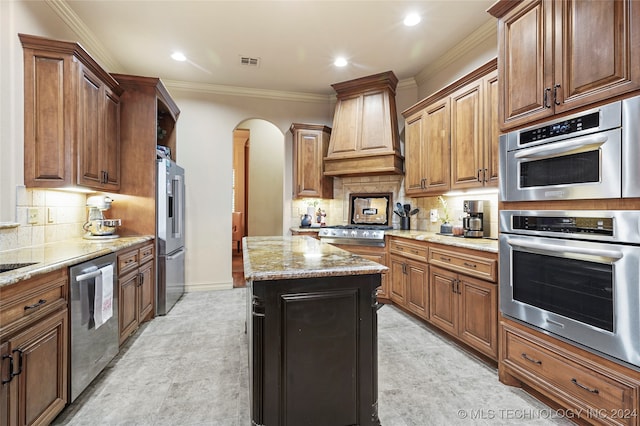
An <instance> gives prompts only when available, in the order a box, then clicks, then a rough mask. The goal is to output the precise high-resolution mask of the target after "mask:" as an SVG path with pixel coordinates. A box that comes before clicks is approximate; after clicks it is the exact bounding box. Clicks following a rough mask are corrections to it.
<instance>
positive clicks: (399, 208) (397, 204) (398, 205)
mask: <svg viewBox="0 0 640 426" xmlns="http://www.w3.org/2000/svg"><path fill="white" fill-rule="evenodd" d="M396 208H397V209H398V212H400V213H402V212H403V211H404V207H402V204H400V203H396Z"/></svg>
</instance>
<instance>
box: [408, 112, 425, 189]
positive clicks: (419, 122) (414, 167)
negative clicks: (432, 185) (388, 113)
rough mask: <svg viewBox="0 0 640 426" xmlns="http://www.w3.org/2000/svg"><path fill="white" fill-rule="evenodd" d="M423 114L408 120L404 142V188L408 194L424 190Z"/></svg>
mask: <svg viewBox="0 0 640 426" xmlns="http://www.w3.org/2000/svg"><path fill="white" fill-rule="evenodd" d="M423 124H424V120H423V115H422V113H419V114H417V115H415V116H413V117H410V118H409V119H407V120H406V125H405V144H404V147H405V148H404V167H405V178H404V190H405V193H407V194H415V193H421V192H422V191H423V188H422V186H423V184H424V181H423V178H424V176H425V170H424V166H423V164H424V162H425V159H424V156H425V154H424V150H425V149H426V147H424V142H423V140H422V136H423V134H424V133H423V132H424V130H423Z"/></svg>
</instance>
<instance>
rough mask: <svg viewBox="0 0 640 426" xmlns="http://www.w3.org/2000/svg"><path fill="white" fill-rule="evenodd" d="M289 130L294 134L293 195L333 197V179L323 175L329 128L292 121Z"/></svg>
mask: <svg viewBox="0 0 640 426" xmlns="http://www.w3.org/2000/svg"><path fill="white" fill-rule="evenodd" d="M290 130H291V134H292V135H293V197H294V198H303V197H311V198H333V178H332V177H329V176H325V175H324V157H325V156H326V155H327V151H328V149H329V138H330V136H331V128H330V127H327V126H323V125H317V124H300V123H293V124H292V125H291V128H290Z"/></svg>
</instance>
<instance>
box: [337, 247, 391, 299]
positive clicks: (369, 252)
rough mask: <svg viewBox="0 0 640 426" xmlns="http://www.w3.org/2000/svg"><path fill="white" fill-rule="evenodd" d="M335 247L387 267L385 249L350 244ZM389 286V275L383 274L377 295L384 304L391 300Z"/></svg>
mask: <svg viewBox="0 0 640 426" xmlns="http://www.w3.org/2000/svg"><path fill="white" fill-rule="evenodd" d="M333 245H334V246H336V247H339V248H341V249H343V250H346V251H348V252H350V253H353V254H357V255H358V256H360V257H364V258H365V259H368V260H371V261H372V262H376V263H379V264H381V265H384V266H387V250H386V249H385V248H384V247H368V246H355V245H348V244H333ZM388 286H389V284H388V274H387V273H386V272H383V273H382V277H381V283H380V287H378V292H377V293H376V296H377V298H378V300H380V301H383V302H384V301H385V300H389V299H390V291H389V288H388Z"/></svg>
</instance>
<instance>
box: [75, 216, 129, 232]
mask: <svg viewBox="0 0 640 426" xmlns="http://www.w3.org/2000/svg"><path fill="white" fill-rule="evenodd" d="M121 224H122V221H121V220H120V219H93V220H90V221H88V222H87V223H85V224H84V226H83V229H84V230H85V231H87V232H89V233H91V235H112V234H113V233H114V232H116V227H118V226H120V225H121Z"/></svg>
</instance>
